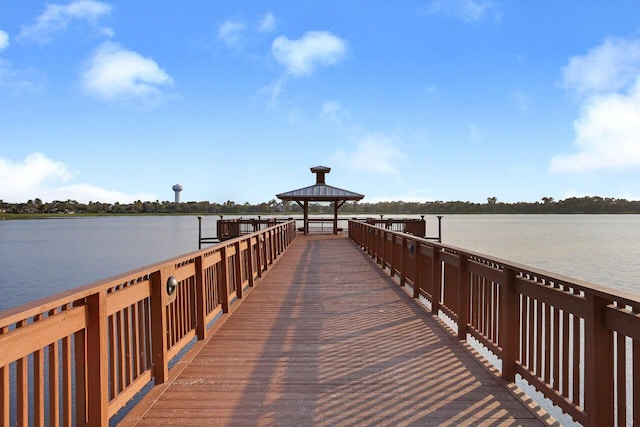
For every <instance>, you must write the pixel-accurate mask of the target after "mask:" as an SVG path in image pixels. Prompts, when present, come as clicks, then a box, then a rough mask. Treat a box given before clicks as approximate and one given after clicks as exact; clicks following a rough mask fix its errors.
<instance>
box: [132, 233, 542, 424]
mask: <svg viewBox="0 0 640 427" xmlns="http://www.w3.org/2000/svg"><path fill="white" fill-rule="evenodd" d="M192 353H193V355H187V357H185V358H184V359H183V361H181V362H179V363H180V364H183V366H179V369H177V370H176V371H178V372H179V373H178V374H177V375H174V377H173V378H171V380H170V381H169V382H168V383H167V384H163V385H160V386H158V387H156V388H154V390H152V392H151V393H150V394H149V395H148V396H147V397H146V398H145V399H143V401H142V402H141V403H140V404H138V405H137V406H136V407H135V408H134V409H133V410H132V412H131V413H130V414H129V415H128V416H127V418H125V420H124V421H123V422H122V425H138V426H157V425H199V426H201V425H291V426H294V425H295V426H300V425H330V426H341V425H376V426H379V425H393V426H401V425H426V426H431V425H452V426H453V425H456V426H457V425H492V426H493V425H526V426H533V425H542V423H541V421H540V420H539V419H538V418H536V416H535V414H534V413H533V411H532V410H531V409H530V408H529V407H528V406H527V405H526V404H525V403H523V402H522V401H521V400H520V399H518V398H517V397H516V396H515V395H514V393H513V392H512V391H511V390H509V389H508V388H507V387H506V386H505V383H504V382H502V380H500V379H499V378H497V377H496V376H494V375H493V374H492V373H490V372H489V371H488V370H487V369H486V368H485V367H483V366H482V365H481V364H480V363H479V362H478V361H477V360H476V359H475V358H474V357H473V356H472V355H471V354H470V353H469V351H468V350H467V349H465V347H464V346H463V345H461V344H460V343H459V342H458V341H457V339H456V338H455V337H453V336H451V335H450V334H449V333H448V332H446V331H445V330H444V329H443V328H442V327H441V326H440V325H438V324H437V322H436V320H434V319H433V318H432V317H431V315H430V314H428V313H427V312H426V311H425V310H423V309H422V307H420V306H419V305H418V304H415V303H414V302H412V301H411V297H410V296H409V295H408V294H407V293H406V292H404V291H403V290H402V289H401V288H400V287H399V286H398V285H397V284H396V283H395V282H394V281H393V280H392V279H391V278H389V277H388V276H387V275H385V274H384V272H383V271H382V270H381V269H380V268H379V267H378V266H376V265H375V263H374V262H373V261H372V260H371V259H370V258H368V257H367V256H366V254H365V253H363V252H362V251H361V250H360V249H359V248H358V247H357V246H356V245H354V244H353V243H352V242H351V241H350V240H348V239H347V238H345V237H344V236H342V237H341V236H337V237H335V236H331V237H328V236H309V237H304V236H299V237H298V238H297V239H296V241H295V242H294V243H293V245H292V246H291V247H290V248H289V249H288V250H287V251H286V252H285V254H284V255H282V257H281V258H280V259H279V260H278V261H277V264H276V265H275V267H274V268H273V270H271V271H270V272H269V273H268V274H267V275H266V276H265V277H264V278H262V280H261V281H260V282H258V284H257V286H256V287H255V288H254V289H252V291H251V292H250V293H249V294H248V295H247V296H246V297H245V298H244V300H243V302H242V304H240V305H239V306H238V308H237V309H236V311H235V312H233V314H232V315H231V316H230V317H229V319H228V320H227V321H226V322H225V323H224V324H223V325H222V326H221V327H220V328H219V329H218V330H217V331H216V332H215V334H214V335H213V336H212V337H211V338H210V339H209V340H208V341H206V343H204V344H202V345H201V346H200V347H197V351H192Z"/></svg>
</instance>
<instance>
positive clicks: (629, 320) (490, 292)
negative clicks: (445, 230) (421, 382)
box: [349, 221, 640, 426]
mask: <svg viewBox="0 0 640 427" xmlns="http://www.w3.org/2000/svg"><path fill="white" fill-rule="evenodd" d="M349 236H350V238H351V239H352V240H354V241H355V242H356V243H357V244H358V245H360V246H361V247H362V248H363V250H365V251H366V252H367V253H368V254H369V255H370V256H371V257H372V258H373V259H375V260H376V262H377V263H378V264H380V266H381V267H382V268H383V269H386V270H388V272H389V273H390V275H391V276H394V277H396V278H397V279H398V281H399V283H400V284H401V285H403V286H404V285H409V286H410V287H412V288H413V296H414V297H415V298H419V297H422V298H424V299H426V302H427V304H428V305H429V304H430V308H431V312H432V313H433V314H434V315H436V316H446V317H448V318H449V319H450V320H451V322H453V327H454V331H455V329H456V328H457V335H458V337H459V338H460V340H467V339H468V337H469V336H470V337H473V338H474V339H475V340H477V341H478V342H479V343H480V344H482V345H483V346H484V347H485V348H486V350H488V351H490V352H491V353H493V354H494V355H495V356H497V358H499V359H500V362H501V363H500V364H501V366H499V369H501V375H502V377H503V378H504V379H505V380H507V381H510V382H514V381H515V378H516V374H517V375H520V376H521V378H522V379H524V380H525V381H526V382H528V383H529V384H530V385H531V386H533V387H534V388H535V389H537V390H538V391H539V392H541V393H542V394H543V395H544V396H545V397H547V398H548V399H550V400H551V401H552V402H553V403H554V404H555V405H557V406H558V407H560V408H561V409H562V411H564V412H565V413H567V414H569V415H570V416H571V417H573V419H574V420H575V421H577V422H579V423H581V424H583V425H587V426H609V425H618V426H623V425H630V424H628V423H631V422H632V421H631V420H635V423H638V420H639V419H640V371H639V369H640V297H639V296H637V295H631V294H627V293H624V292H618V291H616V290H612V289H608V288H603V287H598V286H595V285H592V284H590V283H586V282H583V281H579V280H575V279H571V278H568V277H563V276H559V275H556V274H552V273H548V272H545V271H542V270H538V269H534V268H530V267H527V266H523V265H519V264H515V263H512V262H509V261H505V260H501V259H496V258H491V257H488V256H485V255H482V254H477V253H473V252H469V251H466V250H463V249H459V248H455V247H451V246H447V245H442V244H438V243H434V242H429V241H427V240H424V239H420V238H416V237H414V236H410V235H407V234H403V233H396V232H392V231H388V230H385V229H381V228H378V227H375V226H373V225H368V224H365V223H362V222H359V221H351V222H350V223H349ZM524 243H525V244H526V242H524ZM500 364H499V365H500ZM635 423H634V425H635Z"/></svg>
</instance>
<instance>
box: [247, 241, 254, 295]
mask: <svg viewBox="0 0 640 427" xmlns="http://www.w3.org/2000/svg"><path fill="white" fill-rule="evenodd" d="M251 239H252V238H251V237H249V238H248V239H247V270H249V286H250V287H253V285H254V284H255V281H254V277H253V269H254V268H255V267H254V265H253V246H251Z"/></svg>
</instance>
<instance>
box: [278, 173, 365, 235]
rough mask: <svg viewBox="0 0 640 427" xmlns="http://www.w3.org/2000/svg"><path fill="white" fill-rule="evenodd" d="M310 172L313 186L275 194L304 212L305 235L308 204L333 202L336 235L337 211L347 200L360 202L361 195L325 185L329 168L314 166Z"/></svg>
mask: <svg viewBox="0 0 640 427" xmlns="http://www.w3.org/2000/svg"><path fill="white" fill-rule="evenodd" d="M311 172H313V173H315V174H316V183H315V185H310V186H309V187H304V188H299V189H297V190H292V191H288V192H286V193H280V194H276V197H278V198H279V199H281V200H286V201H295V202H296V203H298V205H300V207H301V208H302V209H303V212H304V222H305V227H304V230H305V234H307V232H308V217H309V207H308V204H309V202H333V203H334V233H337V224H338V209H339V208H340V206H342V205H343V204H345V203H346V202H347V201H349V200H360V199H362V198H363V197H364V195H363V194H359V193H354V192H353V191H349V190H344V189H342V188H337V187H332V186H331V185H327V184H326V183H325V179H324V176H325V174H327V173H329V172H331V168H329V167H326V166H316V167H313V168H311Z"/></svg>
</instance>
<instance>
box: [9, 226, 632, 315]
mask: <svg viewBox="0 0 640 427" xmlns="http://www.w3.org/2000/svg"><path fill="white" fill-rule="evenodd" d="M385 217H386V218H388V217H400V215H397V216H395V215H385ZM217 218H218V216H217V215H215V216H205V217H203V220H202V227H203V228H202V235H203V236H207V237H210V236H215V234H216V232H215V223H216V219H217ZM426 219H427V221H428V223H427V234H428V235H430V236H431V235H435V234H437V220H436V218H435V216H427V217H426ZM442 232H443V243H445V244H449V245H453V246H459V247H461V248H465V249H467V250H472V251H476V252H480V253H484V254H487V255H491V256H494V257H499V258H504V259H506V260H509V261H514V262H519V263H522V264H526V265H530V266H534V267H538V268H542V269H544V270H548V271H550V272H554V273H559V274H564V275H567V276H571V277H576V278H579V279H583V280H587V281H589V282H593V283H596V284H599V285H603V286H609V287H614V288H617V289H623V290H627V291H631V292H636V293H640V285H639V284H638V281H637V279H636V276H637V275H638V273H639V272H640V245H638V242H640V215H446V216H445V217H444V218H443V221H442ZM197 248H198V221H197V219H196V217H195V216H132V217H124V216H118V217H82V218H68V219H67V218H64V219H40V220H19V221H13V220H11V221H0V271H1V272H2V278H1V282H0V289H1V290H2V298H0V310H2V309H5V308H9V307H12V306H15V305H19V304H24V303H26V302H29V301H32V300H34V299H37V298H41V297H44V296H48V295H52V294H55V293H58V292H62V291H65V290H68V289H71V288H74V287H76V286H80V285H85V284H88V283H91V282H94V281H96V280H99V279H103V278H106V277H110V276H113V275H116V274H120V273H123V272H126V271H128V270H133V269H136V268H139V267H143V266H145V265H149V264H152V263H156V262H158V261H163V260H166V259H168V258H171V257H174V256H178V255H182V254H185V253H188V252H192V251H195V250H197Z"/></svg>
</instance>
